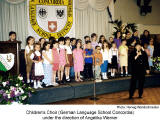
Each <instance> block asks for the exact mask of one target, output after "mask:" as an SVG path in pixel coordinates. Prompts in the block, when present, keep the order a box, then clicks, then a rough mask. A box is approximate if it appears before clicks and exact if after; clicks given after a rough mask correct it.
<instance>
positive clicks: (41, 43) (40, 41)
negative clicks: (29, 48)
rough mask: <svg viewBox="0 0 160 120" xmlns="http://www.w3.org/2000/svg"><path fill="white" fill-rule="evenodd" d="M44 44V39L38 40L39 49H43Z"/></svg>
mask: <svg viewBox="0 0 160 120" xmlns="http://www.w3.org/2000/svg"><path fill="white" fill-rule="evenodd" d="M45 42H46V39H45V38H40V39H39V44H40V45H41V49H43V44H44V43H45Z"/></svg>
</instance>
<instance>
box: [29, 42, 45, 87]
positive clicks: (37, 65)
mask: <svg viewBox="0 0 160 120" xmlns="http://www.w3.org/2000/svg"><path fill="white" fill-rule="evenodd" d="M40 49H41V46H40V44H38V43H36V44H35V45H34V52H33V53H32V54H31V56H30V58H31V59H32V61H33V64H32V69H31V79H32V80H33V81H34V88H35V89H37V88H42V86H41V81H42V80H43V79H44V70H43V64H42V61H43V60H42V56H41V53H40Z"/></svg>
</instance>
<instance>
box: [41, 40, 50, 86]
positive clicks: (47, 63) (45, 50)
mask: <svg viewBox="0 0 160 120" xmlns="http://www.w3.org/2000/svg"><path fill="white" fill-rule="evenodd" d="M42 55H43V56H42V57H43V60H44V61H43V68H44V80H43V83H45V85H46V86H49V85H52V82H51V81H52V50H51V49H50V43H49V42H45V43H44V45H43V51H42Z"/></svg>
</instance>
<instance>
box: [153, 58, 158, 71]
mask: <svg viewBox="0 0 160 120" xmlns="http://www.w3.org/2000/svg"><path fill="white" fill-rule="evenodd" d="M152 60H153V66H154V69H155V70H156V71H160V57H154V58H152Z"/></svg>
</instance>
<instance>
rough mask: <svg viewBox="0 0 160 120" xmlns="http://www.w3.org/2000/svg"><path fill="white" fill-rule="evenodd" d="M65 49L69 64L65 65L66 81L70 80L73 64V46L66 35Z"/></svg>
mask: <svg viewBox="0 0 160 120" xmlns="http://www.w3.org/2000/svg"><path fill="white" fill-rule="evenodd" d="M65 49H66V54H67V64H66V65H65V75H66V81H68V82H69V81H70V78H69V75H70V67H72V66H73V55H72V46H71V45H70V38H69V37H66V40H65Z"/></svg>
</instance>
